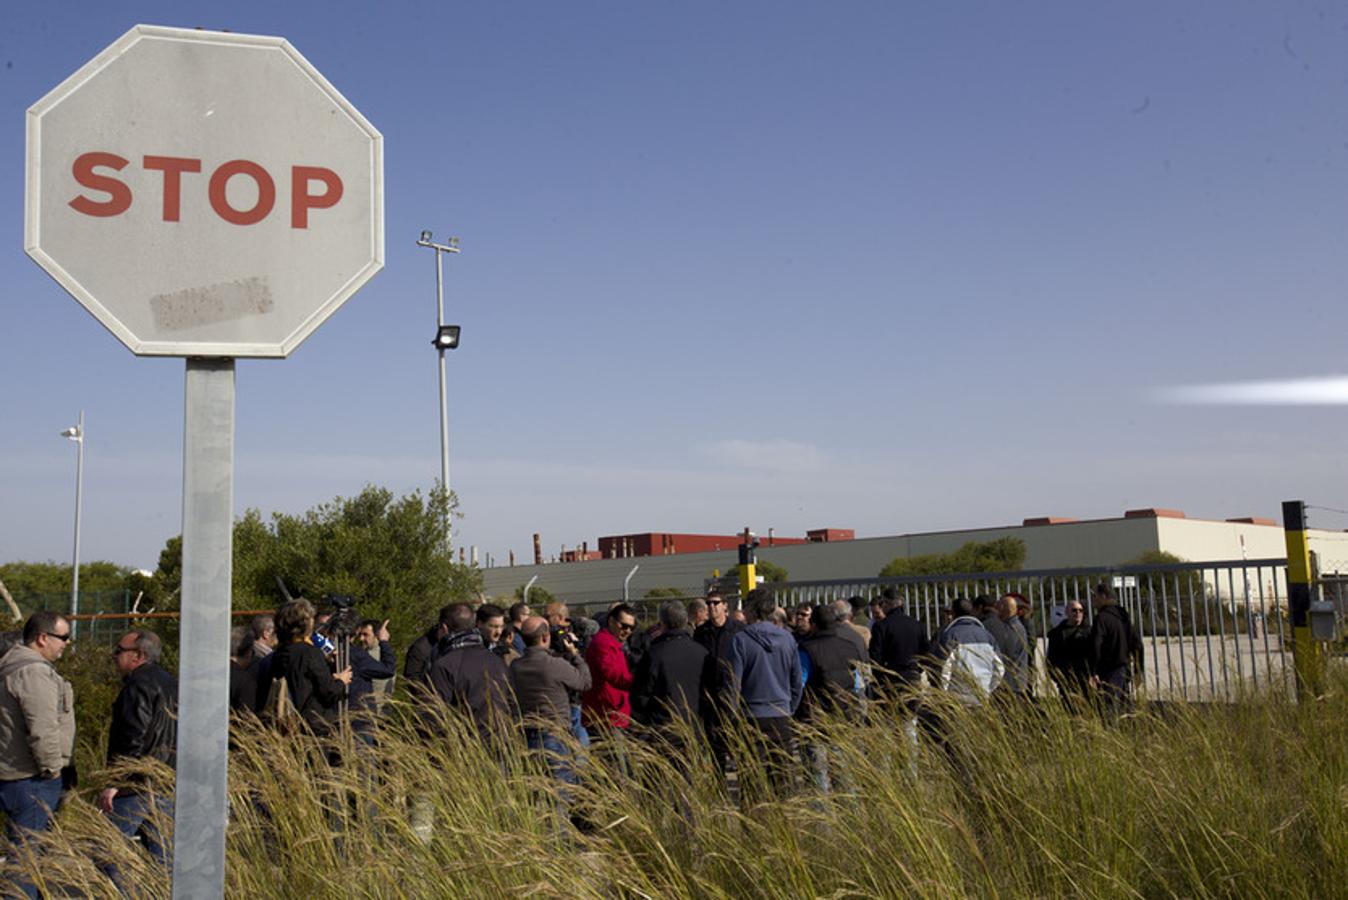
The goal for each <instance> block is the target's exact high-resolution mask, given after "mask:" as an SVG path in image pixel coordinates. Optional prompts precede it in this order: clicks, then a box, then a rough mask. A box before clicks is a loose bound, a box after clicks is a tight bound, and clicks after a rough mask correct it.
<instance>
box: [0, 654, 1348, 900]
mask: <svg viewBox="0 0 1348 900" xmlns="http://www.w3.org/2000/svg"><path fill="white" fill-rule="evenodd" d="M942 699H944V698H941V697H937V698H935V701H936V702H937V709H938V711H939V713H940V714H941V715H942V716H944V717H945V718H946V719H948V721H949V726H948V733H949V735H950V745H949V747H948V748H942V747H941V746H939V745H937V744H936V743H935V742H933V741H931V740H929V739H923V740H921V741H920V742H919V743H918V744H916V745H914V744H912V743H911V742H910V741H909V739H908V738H907V736H906V735H905V731H904V728H903V721H904V716H903V715H902V714H901V713H900V712H897V711H896V708H895V707H879V706H873V707H872V708H871V710H870V715H869V718H868V720H867V722H866V723H865V724H864V725H848V724H846V723H844V722H841V721H838V720H827V721H824V722H822V723H820V724H819V726H818V727H817V728H816V729H815V730H814V731H813V732H811V733H810V734H809V735H808V736H809V737H810V738H811V739H812V740H814V741H816V742H820V743H823V744H827V745H830V746H833V747H835V748H836V750H837V754H838V758H839V760H838V764H837V765H836V767H835V777H837V778H839V779H840V780H839V781H838V783H837V784H836V785H835V789H834V791H833V792H831V793H829V794H821V793H819V792H818V791H817V790H815V789H814V788H813V787H812V786H811V782H810V780H809V779H808V777H807V776H806V768H805V766H804V764H800V765H799V766H798V767H797V768H798V772H799V774H800V776H801V777H800V780H799V783H798V784H797V785H796V786H795V789H794V790H792V791H791V792H789V793H787V794H785V795H784V796H773V795H772V793H771V789H770V785H769V783H768V779H767V777H766V773H765V772H764V769H763V766H762V765H761V764H759V762H758V761H756V760H755V759H753V758H752V756H751V755H749V754H748V753H747V749H746V747H747V743H746V736H745V735H744V734H740V735H737V736H736V741H737V743H738V744H739V746H740V755H741V758H742V765H741V768H740V771H739V776H738V782H739V787H740V792H741V794H742V797H741V802H740V803H739V804H736V803H735V802H732V797H731V795H730V793H729V792H728V790H727V785H726V784H725V782H724V781H723V779H722V778H721V776H720V775H719V773H718V771H717V769H716V767H715V766H714V764H713V762H712V760H711V758H710V757H709V756H708V755H707V754H705V753H702V752H692V753H678V752H670V749H669V748H668V747H667V746H665V747H662V746H660V745H657V744H654V743H645V742H640V741H633V742H629V764H630V766H631V769H632V772H631V775H630V776H627V775H623V774H620V773H619V772H617V771H616V770H615V768H614V767H613V766H612V765H610V764H609V763H607V762H606V761H604V760H603V759H601V758H599V757H597V756H591V758H590V759H589V761H588V762H587V763H586V765H585V768H584V770H583V775H584V778H585V784H584V787H583V788H582V789H580V791H579V792H578V796H577V797H576V798H575V799H574V802H573V804H572V811H573V812H575V813H576V814H577V816H578V817H580V818H582V819H583V820H584V821H585V822H587V823H588V824H589V829H588V830H587V831H586V832H585V833H582V832H580V831H577V830H576V829H574V828H573V827H571V826H570V825H569V824H567V823H565V822H564V821H563V820H562V819H561V818H559V816H558V814H557V808H556V806H555V802H556V799H557V796H556V788H555V785H553V784H552V783H551V782H550V781H549V779H548V778H547V777H546V776H545V775H544V773H543V771H542V770H541V768H539V767H538V765H537V761H536V760H534V759H532V758H530V757H529V756H528V755H527V754H526V753H525V752H524V751H523V748H522V745H517V744H515V743H513V742H511V743H509V744H508V745H506V746H502V745H499V744H496V743H494V742H490V741H483V740H481V739H480V738H479V736H478V735H477V733H476V731H475V730H473V729H472V728H471V726H465V724H464V723H463V721H462V720H459V719H456V718H450V719H448V720H447V721H446V727H445V732H446V733H445V734H444V735H443V736H442V737H439V738H437V739H436V740H435V741H433V742H427V741H425V740H424V739H422V738H421V737H420V736H419V735H418V733H417V730H416V729H415V728H414V727H411V725H410V724H408V723H407V722H406V721H405V720H404V719H403V717H402V716H400V715H399V714H398V713H397V712H396V711H395V714H394V716H393V717H392V720H391V722H390V724H389V727H387V728H385V729H384V731H383V732H382V733H381V735H380V742H381V745H380V747H379V750H378V752H377V753H370V752H366V751H362V750H361V749H360V748H359V747H357V746H356V745H354V744H352V743H350V742H347V743H346V744H345V745H344V746H342V747H341V748H340V750H341V753H342V755H343V763H342V765H340V766H336V767H334V766H332V765H330V764H329V763H328V761H327V758H326V756H325V754H324V753H323V752H320V750H319V748H318V747H317V746H316V744H315V743H314V742H313V741H311V740H302V739H298V738H294V737H283V736H280V735H277V734H274V733H270V732H267V731H265V730H263V729H261V728H258V727H256V726H246V725H241V726H240V727H239V728H238V729H237V731H236V735H235V738H236V743H237V746H238V749H237V751H236V753H235V755H234V757H233V760H232V766H231V770H230V798H231V805H232V821H231V826H230V830H229V839H228V874H227V892H228V894H229V896H232V897H305V898H328V897H332V898H349V897H370V898H375V897H378V898H384V897H436V898H440V897H502V896H513V897H596V898H598V897H604V898H610V897H672V896H695V897H736V898H738V897H792V898H795V897H907V896H918V897H933V898H936V897H940V898H946V897H952V896H968V897H1000V896H1005V897H1022V896H1024V897H1133V896H1136V897H1171V896H1183V897H1207V896H1221V897H1263V896H1298V897H1329V896H1341V895H1343V893H1344V892H1345V888H1344V887H1343V885H1344V884H1348V810H1346V808H1345V804H1348V733H1346V732H1345V729H1344V727H1343V723H1344V722H1345V721H1348V681H1345V680H1344V679H1339V680H1337V681H1336V682H1335V683H1334V685H1333V688H1332V690H1331V691H1330V692H1329V693H1328V694H1327V695H1326V696H1325V697H1324V698H1322V699H1320V700H1317V701H1314V702H1307V703H1302V704H1296V703H1292V702H1289V701H1288V700H1286V699H1285V698H1282V697H1278V696H1272V695H1266V696H1259V697H1253V698H1251V699H1250V700H1249V701H1248V702H1245V703H1242V704H1240V705H1238V706H1235V705H1229V706H1228V705H1214V706H1171V707H1165V708H1163V709H1149V710H1147V711H1143V712H1139V713H1138V714H1136V715H1133V716H1130V717H1126V718H1124V719H1123V720H1121V721H1119V722H1117V723H1108V722H1105V721H1103V720H1102V719H1101V718H1100V717H1099V716H1097V715H1095V714H1093V713H1073V712H1070V711H1068V710H1065V709H1064V708H1063V707H1062V706H1061V705H1060V704H1058V703H1056V702H1051V701H1045V702H1041V703H1039V704H1038V705H1037V706H1033V707H1032V706H1029V705H1028V704H1012V705H1009V706H1001V707H996V708H988V709H980V710H965V709H961V708H958V707H952V706H949V705H946V704H941V703H940V702H939V701H940V700H942ZM685 737H686V738H688V739H691V736H685ZM166 774H167V773H162V772H161V773H159V777H160V778H161V779H162V778H163V777H165V776H166ZM417 798H423V799H417ZM418 804H421V805H424V806H427V807H428V808H429V810H430V812H431V813H432V816H433V820H434V829H433V832H432V834H431V835H430V838H429V840H423V838H422V837H421V836H419V835H418V833H417V831H416V830H415V829H414V828H413V827H412V824H411V812H410V810H411V808H412V807H413V806H415V805H418ZM40 854H41V855H40V856H36V857H34V856H22V855H21V856H20V857H16V858H14V859H11V863H10V870H9V872H8V874H9V876H10V877H11V878H12V877H13V876H14V874H15V870H16V869H17V868H23V869H25V870H26V871H28V872H29V873H30V874H33V875H46V876H51V877H49V878H48V884H49V885H50V886H51V887H52V888H53V889H54V890H60V889H62V888H63V887H64V888H71V889H73V890H74V891H76V892H77V893H78V894H79V895H81V896H85V895H87V896H113V895H114V892H113V889H112V886H111V884H110V882H108V881H107V880H106V879H105V878H103V876H102V875H101V874H100V873H99V870H98V868H97V866H96V862H97V861H100V860H103V861H112V862H115V863H116V864H117V865H118V866H119V867H121V868H122V869H123V870H124V871H125V872H127V873H128V875H129V877H130V878H129V880H131V881H132V883H133V884H136V885H137V886H138V887H139V890H140V891H141V892H142V894H143V895H144V896H151V897H157V896H164V897H167V896H168V895H169V883H168V877H167V873H166V872H164V871H163V870H161V869H160V868H159V867H157V866H155V865H154V864H153V863H152V862H151V861H150V860H149V858H148V857H147V856H146V855H145V854H144V853H142V852H141V851H139V850H138V849H137V848H135V847H133V846H131V845H130V844H128V843H127V842H126V841H124V840H123V839H122V838H121V836H120V835H118V834H117V833H116V832H115V831H113V830H112V829H111V827H110V826H109V825H108V823H107V822H106V821H105V820H104V819H103V817H102V816H101V815H99V814H98V813H97V812H96V811H95V810H94V809H93V808H92V806H90V805H89V803H88V801H87V799H77V800H75V802H73V803H70V804H68V805H67V807H66V808H65V809H64V810H63V812H62V814H61V816H60V817H59V823H58V827H57V828H56V829H55V830H54V831H53V832H52V834H51V835H50V836H48V837H47V838H46V839H45V840H44V841H43V842H42V845H41V847H40Z"/></svg>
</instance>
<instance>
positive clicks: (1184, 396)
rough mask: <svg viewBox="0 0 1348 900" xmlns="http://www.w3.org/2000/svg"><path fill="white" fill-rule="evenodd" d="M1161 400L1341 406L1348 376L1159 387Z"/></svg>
mask: <svg viewBox="0 0 1348 900" xmlns="http://www.w3.org/2000/svg"><path fill="white" fill-rule="evenodd" d="M1155 396H1156V399H1158V400H1161V401H1162V402H1165V403H1183V404H1197V405H1219V406H1342V405H1344V404H1348V376H1342V375H1333V376H1326V377H1320V378H1288V379H1284V380H1280V381H1237V382H1231V383H1228V384H1195V385H1183V386H1180V387H1169V388H1161V389H1160V390H1159V391H1157V392H1156V395H1155Z"/></svg>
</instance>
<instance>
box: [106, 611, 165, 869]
mask: <svg viewBox="0 0 1348 900" xmlns="http://www.w3.org/2000/svg"><path fill="white" fill-rule="evenodd" d="M162 649H163V643H162V642H161V641H160V639H159V635H157V634H155V633H154V632H153V631H128V632H127V633H126V634H124V635H122V636H121V638H119V639H118V641H117V644H116V645H115V646H114V647H113V648H112V662H113V665H114V666H115V667H116V669H117V674H118V675H120V676H122V689H121V691H120V692H119V693H118V694H117V699H116V700H114V701H113V703H112V729H111V731H110V732H109V733H108V762H109V763H115V762H117V761H118V760H119V759H141V758H145V757H153V758H154V759H157V760H159V761H160V762H163V763H167V764H168V765H169V766H173V765H174V764H175V761H176V759H177V755H178V754H177V749H178V679H176V678H174V677H173V676H172V675H170V674H169V673H168V672H166V671H164V670H163V669H162V668H160V667H159V655H160V653H161V651H162ZM98 808H99V809H101V810H103V812H105V813H107V814H108V816H109V818H111V819H112V821H113V824H115V825H116V826H117V827H118V829H120V830H121V832H122V833H123V834H125V835H126V836H127V837H134V836H135V835H136V834H140V836H141V841H142V843H143V845H144V847H145V849H146V850H148V851H150V855H151V856H153V857H155V859H158V860H159V861H160V862H162V863H165V864H167V862H168V850H167V847H166V846H165V844H164V841H163V840H162V839H161V837H160V834H159V829H158V826H157V823H156V821H155V819H156V815H155V814H156V811H157V812H158V815H159V816H160V817H163V818H171V817H172V816H173V799H172V797H171V796H165V795H163V794H160V795H155V794H154V792H153V791H152V790H151V789H150V788H149V786H148V785H146V784H145V783H144V781H143V779H140V778H138V777H135V776H131V777H129V778H128V779H127V780H126V781H124V782H123V783H121V784H120V785H119V786H117V787H109V788H105V789H104V790H103V792H102V793H101V794H99V796H98ZM113 880H114V881H117V880H118V878H117V875H116V874H115V873H114V874H113ZM119 886H120V882H119Z"/></svg>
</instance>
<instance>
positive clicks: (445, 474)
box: [417, 231, 460, 547]
mask: <svg viewBox="0 0 1348 900" xmlns="http://www.w3.org/2000/svg"><path fill="white" fill-rule="evenodd" d="M417 246H418V247H430V248H431V249H432V250H434V251H435V305H436V317H435V326H436V327H435V339H434V340H433V341H431V343H432V344H433V345H434V346H435V349H436V350H438V351H439V353H440V483H441V484H442V485H444V488H445V504H446V505H445V546H446V547H449V546H451V545H452V543H453V541H452V539H451V524H452V518H451V512H452V510H451V509H450V507H449V400H448V397H447V396H446V393H445V351H446V350H453V349H455V348H456V347H458V346H459V331H460V329H459V326H458V325H446V324H445V286H444V284H445V278H444V272H443V267H442V265H441V261H440V257H441V256H442V255H444V254H446V253H458V252H459V239H458V238H456V237H452V238H449V239H447V241H446V242H445V243H443V244H437V243H436V242H435V241H434V240H432V238H431V233H430V232H429V231H423V232H422V233H421V239H420V240H419V241H417Z"/></svg>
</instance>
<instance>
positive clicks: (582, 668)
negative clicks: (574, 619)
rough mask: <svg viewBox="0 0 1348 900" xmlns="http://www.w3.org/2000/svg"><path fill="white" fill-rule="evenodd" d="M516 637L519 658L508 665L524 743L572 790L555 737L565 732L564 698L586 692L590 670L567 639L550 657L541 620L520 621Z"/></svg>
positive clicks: (567, 703)
mask: <svg viewBox="0 0 1348 900" xmlns="http://www.w3.org/2000/svg"><path fill="white" fill-rule="evenodd" d="M520 635H521V637H523V638H524V656H522V657H520V658H519V659H517V660H515V661H514V662H513V663H512V664H511V665H510V686H511V688H513V689H514V691H515V699H516V700H517V701H518V703H519V709H520V714H521V716H523V718H524V737H525V742H526V743H527V744H528V747H529V749H530V750H532V751H534V752H536V753H540V754H542V755H543V756H544V759H545V760H546V763H547V766H548V770H549V771H550V772H551V773H552V777H553V778H555V779H557V780H558V781H560V782H562V783H563V784H576V783H577V781H578V779H577V777H576V773H575V769H574V766H573V765H572V762H571V751H570V748H569V747H568V746H567V745H566V744H565V743H564V742H563V740H562V737H561V736H562V735H564V734H566V733H568V732H569V731H570V730H571V700H570V695H569V694H570V692H575V691H586V690H589V688H590V683H591V679H590V667H589V666H588V665H586V664H585V658H584V657H583V656H581V655H580V651H579V650H578V649H577V647H576V644H575V642H574V641H573V640H572V639H571V635H570V633H567V632H563V634H562V637H561V644H562V645H561V647H558V648H556V650H557V651H558V652H553V651H554V648H553V647H552V632H551V629H550V627H549V625H548V620H547V619H544V618H542V617H541V616H530V617H529V618H527V619H525V620H524V625H523V626H522V627H521V628H520ZM565 799H566V797H565V795H563V800H565Z"/></svg>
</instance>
